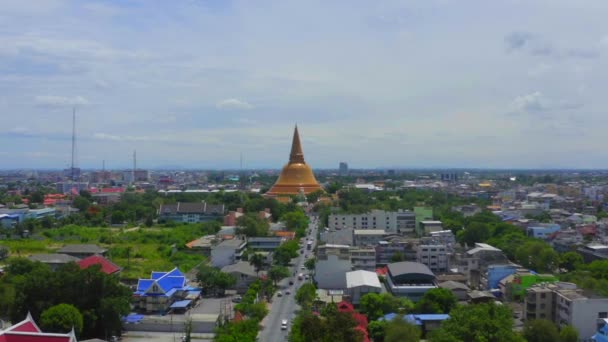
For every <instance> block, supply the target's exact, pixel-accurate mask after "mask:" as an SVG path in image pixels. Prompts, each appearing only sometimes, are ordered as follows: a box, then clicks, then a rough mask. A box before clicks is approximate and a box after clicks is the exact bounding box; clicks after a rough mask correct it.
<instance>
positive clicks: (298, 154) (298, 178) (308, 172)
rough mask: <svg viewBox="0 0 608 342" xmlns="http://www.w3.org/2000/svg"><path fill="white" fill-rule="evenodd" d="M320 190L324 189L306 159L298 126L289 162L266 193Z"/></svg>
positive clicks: (280, 193) (279, 194)
mask: <svg viewBox="0 0 608 342" xmlns="http://www.w3.org/2000/svg"><path fill="white" fill-rule="evenodd" d="M318 190H322V188H321V185H319V182H317V179H316V178H315V175H314V174H313V173H312V169H311V168H310V166H308V164H306V162H305V161H304V152H302V144H301V143H300V134H299V133H298V126H296V128H295V130H294V132H293V141H292V143H291V153H290V154H289V162H288V163H287V164H286V165H285V166H283V170H281V174H280V175H279V179H277V181H276V183H275V184H274V185H273V186H272V188H270V190H269V191H268V192H267V193H266V195H268V196H282V195H283V196H285V195H288V196H289V195H298V194H300V193H302V192H303V193H304V194H309V193H311V192H315V191H318Z"/></svg>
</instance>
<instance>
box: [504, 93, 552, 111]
mask: <svg viewBox="0 0 608 342" xmlns="http://www.w3.org/2000/svg"><path fill="white" fill-rule="evenodd" d="M511 106H512V108H513V109H514V110H516V111H518V112H536V111H541V110H544V109H545V106H544V105H543V94H542V93H541V92H540V91H535V92H533V93H530V94H526V95H521V96H518V97H516V98H515V99H514V100H513V102H512V104H511Z"/></svg>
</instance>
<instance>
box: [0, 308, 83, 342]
mask: <svg viewBox="0 0 608 342" xmlns="http://www.w3.org/2000/svg"><path fill="white" fill-rule="evenodd" d="M75 341H76V338H75V336H74V335H73V332H72V333H69V334H53V333H43V332H42V331H41V330H40V328H38V326H37V325H36V322H34V320H33V319H32V316H31V315H30V314H29V313H28V315H27V317H26V318H25V319H24V320H23V321H21V322H19V323H17V324H15V325H13V326H11V327H9V328H8V329H6V330H0V342H75Z"/></svg>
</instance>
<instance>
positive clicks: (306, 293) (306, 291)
mask: <svg viewBox="0 0 608 342" xmlns="http://www.w3.org/2000/svg"><path fill="white" fill-rule="evenodd" d="M315 298H317V288H316V287H315V286H314V285H313V284H311V283H305V284H303V285H302V286H300V288H299V289H298V292H296V302H297V303H298V304H299V305H300V306H301V307H303V308H304V309H305V310H306V309H308V308H310V306H311V305H312V302H313V301H314V300H315Z"/></svg>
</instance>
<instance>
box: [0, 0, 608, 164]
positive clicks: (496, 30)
mask: <svg viewBox="0 0 608 342" xmlns="http://www.w3.org/2000/svg"><path fill="white" fill-rule="evenodd" d="M606 13H608V1H605V0H597V1H594V0H587V1H574V0H569V1H561V0H538V1H534V0H521V1H516V0H502V1H487V0H477V1H466V0H462V1H452V0H444V1H440V0H425V1H419V0H412V1H388V0H387V1H368V0H361V1H358V0H345V1H323V0H319V1H315V0H302V1H289V0H277V1H266V0H254V1H252V0H244V1H236V0H235V1H231V0H175V1H164V0H163V1H160V0H159V1H152V0H126V1H64V0H39V1H23V0H0V118H1V119H2V120H1V122H2V124H1V125H0V157H1V158H2V159H1V160H2V162H0V168H17V167H28V168H30V167H40V168H63V167H66V166H67V165H68V164H69V160H70V139H71V116H72V108H73V107H75V108H76V111H77V135H78V143H77V152H78V153H77V160H78V165H79V166H81V167H86V168H90V167H99V168H100V167H101V164H102V160H105V161H106V167H108V168H118V167H124V166H127V165H129V164H130V160H131V155H132V152H133V150H137V154H138V164H139V165H140V166H142V167H162V166H181V167H192V168H199V167H201V168H231V167H238V166H239V155H240V154H241V153H242V154H243V159H244V166H245V167H248V168H254V167H271V168H279V167H281V166H282V164H283V163H284V162H285V161H286V160H287V157H288V154H289V144H290V141H291V134H292V130H293V126H294V124H295V123H297V124H298V126H299V128H300V132H301V134H302V141H303V145H304V152H305V156H306V159H307V162H309V163H310V164H311V165H312V166H313V167H319V168H321V167H322V168H326V167H337V164H338V162H339V161H347V162H348V163H349V164H350V166H351V167H354V168H361V167H481V168H486V167H487V168H495V167H496V168H509V167H525V168H539V167H542V168H544V167H573V168H606V167H608V149H607V148H606V146H605V145H606V138H605V137H606V133H607V128H608V112H607V108H608V96H607V95H606V94H607V93H606V89H608V21H606Z"/></svg>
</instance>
